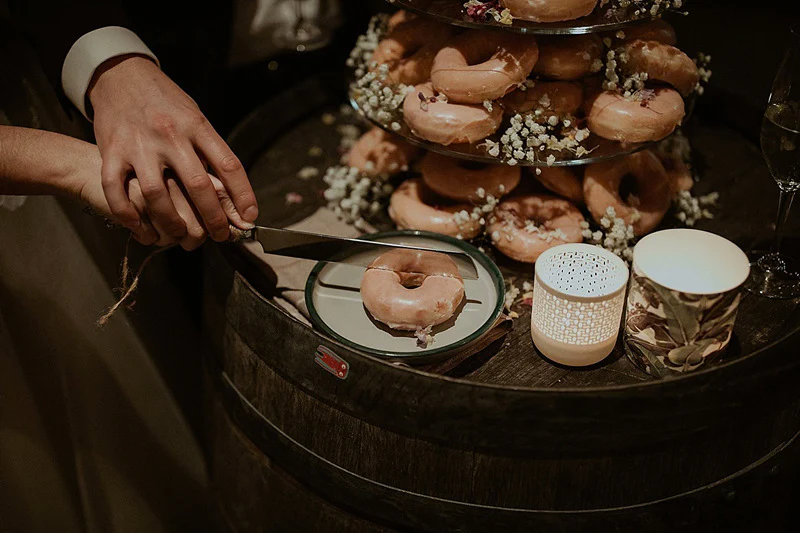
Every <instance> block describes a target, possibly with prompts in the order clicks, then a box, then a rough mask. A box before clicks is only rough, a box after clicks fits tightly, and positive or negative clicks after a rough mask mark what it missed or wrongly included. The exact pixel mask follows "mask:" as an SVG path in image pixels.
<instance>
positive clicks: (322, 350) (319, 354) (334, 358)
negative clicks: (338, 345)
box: [314, 344, 350, 379]
mask: <svg viewBox="0 0 800 533" xmlns="http://www.w3.org/2000/svg"><path fill="white" fill-rule="evenodd" d="M314 360H315V361H316V362H317V364H318V365H319V366H321V367H322V368H324V369H325V370H327V371H328V372H330V373H331V374H333V375H334V376H336V377H337V378H339V379H346V378H347V374H348V373H349V372H350V365H348V364H347V361H345V360H344V359H342V358H341V357H339V356H338V355H336V354H335V353H333V351H332V350H331V349H330V348H327V347H325V346H323V345H321V344H320V345H319V346H317V351H316V353H315V355H314Z"/></svg>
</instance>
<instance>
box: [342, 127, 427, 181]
mask: <svg viewBox="0 0 800 533" xmlns="http://www.w3.org/2000/svg"><path fill="white" fill-rule="evenodd" d="M419 152H420V149H419V148H417V147H415V146H411V145H410V144H408V143H407V142H405V141H403V140H402V139H400V138H399V137H397V136H395V135H392V134H390V133H386V132H385V131H383V130H382V129H380V128H378V127H374V128H372V129H371V130H369V131H368V132H367V133H365V134H364V135H362V136H361V137H359V139H358V140H357V141H356V143H355V144H354V145H353V147H352V148H350V151H349V152H348V153H347V161H346V162H347V164H348V165H350V166H351V167H355V168H357V169H358V170H360V171H361V172H363V173H364V174H366V175H367V176H372V177H375V176H379V175H392V174H397V173H399V172H403V171H406V170H408V166H409V164H410V163H411V161H412V160H413V159H414V158H415V157H416V156H417V154H419Z"/></svg>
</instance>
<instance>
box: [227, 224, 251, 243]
mask: <svg viewBox="0 0 800 533" xmlns="http://www.w3.org/2000/svg"><path fill="white" fill-rule="evenodd" d="M228 230H230V235H228V242H234V243H235V242H241V241H246V240H248V239H252V238H253V230H251V229H240V228H237V227H236V226H234V225H232V224H229V225H228Z"/></svg>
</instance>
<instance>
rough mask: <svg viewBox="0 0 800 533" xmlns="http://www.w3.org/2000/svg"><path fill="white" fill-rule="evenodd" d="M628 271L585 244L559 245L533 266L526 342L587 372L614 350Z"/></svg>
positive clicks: (608, 254) (607, 254)
mask: <svg viewBox="0 0 800 533" xmlns="http://www.w3.org/2000/svg"><path fill="white" fill-rule="evenodd" d="M627 283H628V267H627V265H626V264H625V262H624V261H623V260H622V259H620V258H619V257H617V256H616V255H614V254H613V253H611V252H609V251H608V250H605V249H603V248H600V247H599V246H593V245H591V244H562V245H560V246H554V247H553V248H550V249H549V250H547V251H546V252H544V253H543V254H542V255H540V256H539V258H538V259H537V260H536V270H535V276H534V280H533V309H532V311H531V336H532V337H533V342H534V344H535V345H536V348H537V349H538V350H539V351H540V352H541V353H542V355H544V356H545V357H547V358H548V359H550V360H551V361H555V362H556V363H561V364H563V365H569V366H587V365H592V364H594V363H597V362H599V361H601V360H603V359H605V357H606V356H608V354H610V353H611V351H612V350H613V349H614V345H615V344H616V343H617V337H618V336H619V329H620V327H619V326H620V322H621V321H622V311H623V309H624V308H625V286H626V285H627Z"/></svg>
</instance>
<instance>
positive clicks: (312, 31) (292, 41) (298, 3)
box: [273, 0, 331, 52]
mask: <svg viewBox="0 0 800 533" xmlns="http://www.w3.org/2000/svg"><path fill="white" fill-rule="evenodd" d="M292 2H293V4H294V12H295V16H294V20H293V21H291V22H290V23H288V24H286V25H285V26H282V27H280V28H278V29H277V30H276V31H275V34H274V36H273V42H274V43H275V46H277V47H278V48H282V49H283V50H292V51H296V52H311V51H312V50H317V49H319V48H322V47H323V46H325V45H327V44H328V43H329V42H330V40H331V32H330V30H329V29H328V28H325V27H323V26H321V25H320V24H318V23H317V22H318V20H319V12H317V16H315V17H311V18H306V16H305V15H304V14H303V4H304V3H308V2H306V1H305V0H292ZM310 3H311V4H315V2H313V1H312V2H310ZM316 4H318V5H316V6H315V5H312V6H311V8H312V9H314V8H317V9H318V10H321V9H322V8H323V6H322V2H317V3H316Z"/></svg>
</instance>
